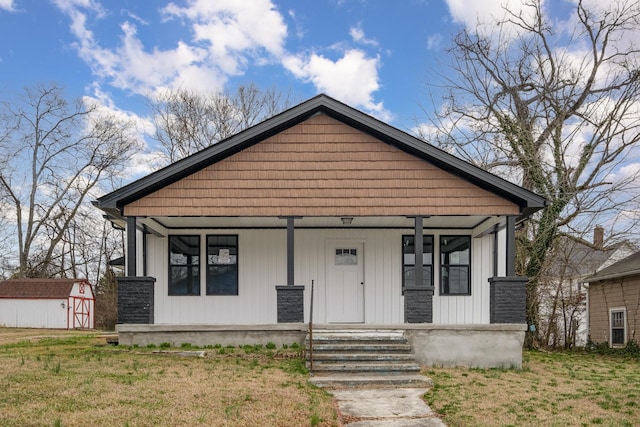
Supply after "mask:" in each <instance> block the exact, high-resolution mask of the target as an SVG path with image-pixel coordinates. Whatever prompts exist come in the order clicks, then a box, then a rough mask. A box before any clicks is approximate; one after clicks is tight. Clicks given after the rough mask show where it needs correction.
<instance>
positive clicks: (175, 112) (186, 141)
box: [149, 84, 290, 162]
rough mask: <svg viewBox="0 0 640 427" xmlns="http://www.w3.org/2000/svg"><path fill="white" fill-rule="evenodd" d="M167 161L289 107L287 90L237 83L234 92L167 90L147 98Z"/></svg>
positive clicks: (210, 143) (205, 145)
mask: <svg viewBox="0 0 640 427" xmlns="http://www.w3.org/2000/svg"><path fill="white" fill-rule="evenodd" d="M149 105H150V107H151V111H152V115H153V121H154V125H155V135H154V138H155V139H156V140H157V141H158V142H159V143H160V145H161V147H162V150H163V154H164V155H165V157H166V160H167V161H168V162H174V161H176V160H179V159H182V158H184V157H187V156H189V155H191V154H193V153H195V152H196V151H200V150H202V149H204V148H206V147H208V146H210V145H212V144H215V143H216V142H218V141H220V140H222V139H225V138H227V137H229V136H231V135H234V134H236V133H238V132H240V131H241V130H243V129H246V128H248V127H250V126H252V125H254V124H256V123H258V122H259V121H261V120H264V119H266V118H268V117H271V116H273V115H275V114H277V113H279V112H281V111H283V110H284V109H285V108H287V107H289V105H290V100H289V95H288V94H282V93H280V92H278V91H276V90H275V89H270V90H266V91H261V90H260V89H259V88H258V87H257V86H255V85H253V84H251V85H249V86H240V87H239V88H238V90H237V92H236V93H235V94H225V93H199V92H193V91H187V90H174V91H168V92H165V93H164V94H162V95H160V96H158V97H157V98H155V99H153V100H149Z"/></svg>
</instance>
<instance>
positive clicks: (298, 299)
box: [276, 285, 304, 323]
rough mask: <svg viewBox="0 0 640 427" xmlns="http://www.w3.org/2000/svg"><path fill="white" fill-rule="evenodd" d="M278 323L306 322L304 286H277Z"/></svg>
mask: <svg viewBox="0 0 640 427" xmlns="http://www.w3.org/2000/svg"><path fill="white" fill-rule="evenodd" d="M276 295H277V304H278V323H303V322H304V286H301V285H296V286H286V285H283V286H276Z"/></svg>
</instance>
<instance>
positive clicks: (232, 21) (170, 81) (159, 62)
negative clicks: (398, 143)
mask: <svg viewBox="0 0 640 427" xmlns="http://www.w3.org/2000/svg"><path fill="white" fill-rule="evenodd" d="M54 1H55V4H56V5H57V6H58V8H60V9H61V10H62V11H63V12H64V13H65V14H67V15H68V16H69V18H70V19H71V25H70V28H71V32H72V33H73V35H74V36H75V37H76V39H77V42H76V44H75V47H76V48H77V50H78V53H79V55H80V57H81V58H82V59H83V60H84V61H85V62H86V63H87V64H88V65H89V66H90V67H91V68H92V71H93V73H94V75H96V76H97V77H98V78H99V79H100V83H101V84H105V83H106V84H110V85H112V86H114V87H117V88H120V89H123V90H128V91H132V92H134V93H138V94H142V95H145V96H149V95H154V94H157V93H160V92H162V91H164V90H167V89H176V88H183V89H190V90H207V91H221V90H224V86H225V84H226V83H227V81H228V79H229V78H231V77H233V76H240V75H243V74H244V73H245V71H246V70H247V68H248V67H250V66H263V65H265V64H280V65H282V66H283V67H284V68H286V69H287V70H289V71H290V72H291V73H292V74H293V76H294V77H296V78H297V79H300V80H302V81H304V82H310V83H312V84H313V85H314V86H315V87H316V89H317V90H318V91H319V92H326V93H327V94H329V95H330V96H334V97H336V98H339V99H341V100H343V101H344V102H346V103H348V104H351V105H353V106H355V107H360V108H363V109H366V110H367V111H368V112H370V113H371V114H373V115H375V116H377V117H379V118H380V119H382V120H390V119H391V114H390V113H389V112H388V111H387V110H385V108H384V105H383V103H382V102H375V101H374V97H373V94H374V92H376V91H377V90H378V89H379V87H380V84H379V68H380V58H379V56H378V55H370V54H367V53H365V51H364V50H362V49H353V48H348V47H345V46H344V45H343V44H337V45H334V46H333V47H330V48H329V49H334V50H337V51H338V52H339V55H341V57H340V58H338V59H335V60H334V59H330V58H328V57H325V56H322V55H319V54H316V53H308V52H303V53H290V52H288V51H287V49H286V46H285V42H286V37H287V25H286V23H285V21H284V18H283V15H282V14H281V13H280V12H279V11H278V10H277V8H276V7H275V6H274V4H273V3H272V2H271V1H270V0H256V1H253V2H244V1H242V2H240V1H236V0H217V1H215V2H214V1H208V0H187V1H186V5H185V6H182V5H178V4H176V3H173V2H172V3H168V4H167V5H166V6H165V7H163V8H162V9H161V13H162V14H163V17H164V20H165V22H166V21H169V20H178V21H179V22H180V23H181V24H182V25H183V26H184V27H185V28H187V29H188V30H189V31H190V34H191V40H180V41H177V42H176V45H175V47H174V48H172V49H160V48H158V47H156V46H150V45H148V44H145V42H144V41H143V40H142V39H141V37H140V36H139V35H138V33H137V27H136V23H138V22H141V23H142V24H143V25H146V24H147V22H146V21H143V20H142V19H141V18H140V17H138V16H133V15H130V13H129V12H127V11H121V12H120V13H121V15H123V14H124V15H125V19H129V20H128V21H125V22H123V23H122V24H121V27H120V29H121V36H120V40H119V42H118V43H117V44H116V45H115V46H113V47H106V46H105V45H104V44H103V43H101V42H99V41H98V39H97V37H96V36H95V35H94V33H93V31H92V29H91V27H90V25H89V22H91V20H92V19H96V18H100V17H101V16H104V15H106V14H107V12H105V10H104V9H103V8H102V6H101V5H100V4H99V3H98V2H97V0H54ZM288 13H289V16H290V17H292V18H294V17H295V12H293V11H290V12H288ZM150 25H153V24H150ZM159 25H162V24H159ZM158 31H162V29H158ZM297 31H298V33H299V34H302V31H303V30H302V29H300V28H298V29H297ZM350 37H351V38H352V40H353V42H355V43H358V44H362V45H366V46H374V47H376V46H377V45H378V44H377V42H376V41H375V40H372V39H369V38H367V37H366V35H365V33H364V31H363V30H362V28H361V27H360V26H355V27H353V28H351V31H350Z"/></svg>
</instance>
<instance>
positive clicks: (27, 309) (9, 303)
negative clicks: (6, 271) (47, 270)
mask: <svg viewBox="0 0 640 427" xmlns="http://www.w3.org/2000/svg"><path fill="white" fill-rule="evenodd" d="M94 305H95V298H94V294H93V289H92V288H91V284H90V283H89V282H88V281H87V280H83V279H11V280H5V281H3V282H0V326H5V327H7V326H8V327H14V328H53V329H80V328H81V329H93V327H94V323H93V319H94Z"/></svg>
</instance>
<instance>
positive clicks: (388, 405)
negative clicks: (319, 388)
mask: <svg viewBox="0 0 640 427" xmlns="http://www.w3.org/2000/svg"><path fill="white" fill-rule="evenodd" d="M327 391H328V392H329V393H331V394H333V396H334V398H335V400H336V403H337V406H338V412H339V416H340V420H341V421H342V423H343V425H344V426H348V427H378V426H379V427H382V426H385V427H446V424H445V423H443V422H442V420H440V419H439V418H438V417H436V415H435V414H434V413H433V411H432V410H431V408H429V406H428V405H427V404H426V403H425V402H424V400H422V398H421V396H422V395H423V394H424V393H425V392H426V391H427V389H425V388H352V389H349V388H345V389H337V390H327Z"/></svg>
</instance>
